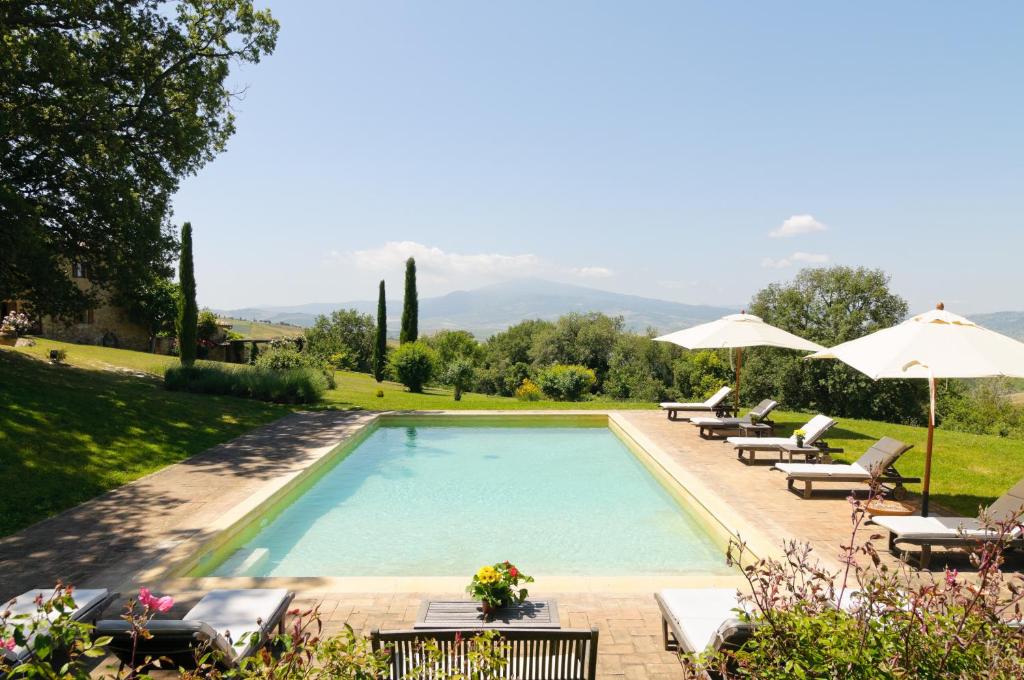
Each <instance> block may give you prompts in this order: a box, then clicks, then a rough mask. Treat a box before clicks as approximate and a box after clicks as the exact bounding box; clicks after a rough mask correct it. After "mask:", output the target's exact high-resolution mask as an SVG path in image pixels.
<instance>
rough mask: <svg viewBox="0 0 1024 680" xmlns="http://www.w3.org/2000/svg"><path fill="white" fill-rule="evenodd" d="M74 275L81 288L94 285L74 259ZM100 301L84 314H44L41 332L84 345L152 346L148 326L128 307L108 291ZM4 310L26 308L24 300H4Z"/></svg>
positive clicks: (127, 347)
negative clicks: (112, 298)
mask: <svg viewBox="0 0 1024 680" xmlns="http://www.w3.org/2000/svg"><path fill="white" fill-rule="evenodd" d="M68 273H69V274H70V275H71V278H72V279H73V280H74V282H75V283H76V284H77V285H78V286H79V287H80V288H81V289H82V290H90V289H91V288H92V287H93V284H92V282H90V281H89V277H88V271H87V269H86V267H85V266H84V265H82V264H81V263H78V262H76V263H74V264H72V265H71V267H70V268H69V272H68ZM99 297H100V304H99V305H98V306H97V307H96V308H95V309H90V310H87V311H85V312H83V313H82V314H81V316H79V317H78V318H77V319H73V320H65V319H56V318H54V317H51V316H45V317H43V318H42V319H41V320H40V322H39V328H38V329H36V330H37V331H38V334H39V335H41V336H42V337H44V338H51V339H53V340H63V341H65V342H75V343H79V344H84V345H104V346H107V347H120V348H122V349H134V350H139V351H143V352H146V351H149V350H150V337H149V329H148V328H146V326H145V325H143V324H139V323H136V322H134V321H132V320H131V319H130V318H129V316H128V310H126V309H124V308H123V307H118V306H115V305H112V304H110V303H109V302H108V299H109V293H107V292H101V293H100V296H99ZM0 308H2V311H3V313H4V314H6V313H7V312H8V311H11V310H15V311H26V310H25V305H24V303H21V302H19V301H10V300H9V301H5V302H3V303H0Z"/></svg>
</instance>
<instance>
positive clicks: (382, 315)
mask: <svg viewBox="0 0 1024 680" xmlns="http://www.w3.org/2000/svg"><path fill="white" fill-rule="evenodd" d="M387 360H388V309H387V303H386V302H385V301H384V280H383V279H382V280H381V282H380V293H379V294H378V295H377V336H376V338H374V343H373V377H374V378H376V379H377V382H381V381H382V380H384V365H385V364H386V363H387Z"/></svg>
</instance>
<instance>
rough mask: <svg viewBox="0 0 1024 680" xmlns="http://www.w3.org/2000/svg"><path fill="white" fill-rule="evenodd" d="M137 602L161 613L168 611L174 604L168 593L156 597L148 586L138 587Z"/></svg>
mask: <svg viewBox="0 0 1024 680" xmlns="http://www.w3.org/2000/svg"><path fill="white" fill-rule="evenodd" d="M139 604H141V605H142V606H143V607H148V608H150V609H153V610H155V611H158V612H160V613H161V614H163V613H166V612H169V611H170V610H171V607H173V606H174V599H173V598H172V597H171V596H170V595H164V596H163V597H156V596H154V595H153V593H151V592H150V590H149V588H139Z"/></svg>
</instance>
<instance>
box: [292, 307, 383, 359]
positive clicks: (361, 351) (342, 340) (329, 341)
mask: <svg viewBox="0 0 1024 680" xmlns="http://www.w3.org/2000/svg"><path fill="white" fill-rule="evenodd" d="M374 333H375V329H374V322H373V317H372V316H370V315H369V314H361V313H360V312H358V311H356V310H355V309H336V310H334V311H333V312H331V315H330V316H325V315H323V314H321V315H320V316H318V317H316V320H315V321H314V322H313V325H312V326H311V327H310V328H307V329H306V334H305V338H306V350H305V351H306V352H308V353H309V354H311V355H314V356H317V357H319V358H321V359H325V360H330V358H331V356H332V355H334V354H339V353H340V354H343V355H344V356H345V357H346V360H345V361H346V363H347V364H348V366H349V367H351V368H354V369H355V370H357V371H363V372H366V373H369V372H370V371H371V370H372V368H373V352H374V344H373V341H374Z"/></svg>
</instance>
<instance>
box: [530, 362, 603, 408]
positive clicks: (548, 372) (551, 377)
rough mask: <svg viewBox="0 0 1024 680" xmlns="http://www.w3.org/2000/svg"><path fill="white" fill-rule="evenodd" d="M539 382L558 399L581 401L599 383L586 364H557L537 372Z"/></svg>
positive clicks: (548, 392)
mask: <svg viewBox="0 0 1024 680" xmlns="http://www.w3.org/2000/svg"><path fill="white" fill-rule="evenodd" d="M537 384H538V385H540V388H541V389H542V390H544V394H546V395H548V396H549V397H551V398H552V399H555V400H556V401H579V400H580V399H582V398H583V395H584V394H587V393H588V392H589V391H590V390H591V389H592V388H593V387H594V385H595V384H597V378H596V377H595V376H594V370H593V369H591V368H587V367H586V366H573V365H567V364H555V365H554V366H551V367H549V368H545V369H544V370H543V371H541V372H540V373H538V374H537Z"/></svg>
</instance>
